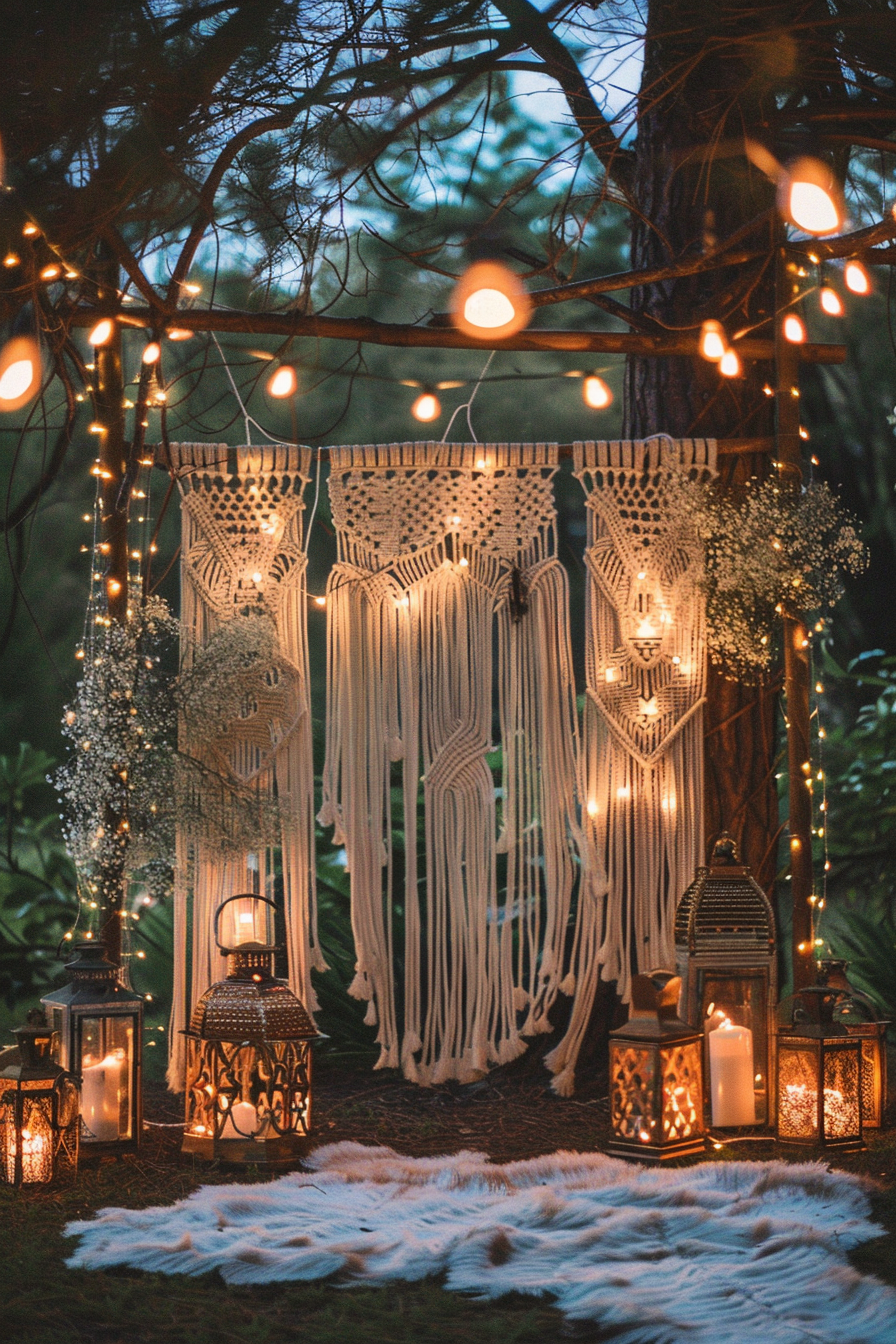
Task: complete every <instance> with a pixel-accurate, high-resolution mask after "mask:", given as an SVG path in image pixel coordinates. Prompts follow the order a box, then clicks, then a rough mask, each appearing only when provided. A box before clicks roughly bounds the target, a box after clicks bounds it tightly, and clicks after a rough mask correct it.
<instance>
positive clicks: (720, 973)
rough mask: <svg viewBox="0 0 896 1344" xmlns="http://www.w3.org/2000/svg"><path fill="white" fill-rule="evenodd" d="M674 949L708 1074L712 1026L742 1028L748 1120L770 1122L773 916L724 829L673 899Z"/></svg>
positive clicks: (684, 1007)
mask: <svg viewBox="0 0 896 1344" xmlns="http://www.w3.org/2000/svg"><path fill="white" fill-rule="evenodd" d="M675 952H676V961H677V970H678V973H679V975H680V976H681V1005H680V1012H681V1014H682V1016H683V1017H684V1018H685V1019H686V1020H687V1021H688V1022H695V1023H696V1022H699V1023H701V1024H703V1026H704V1029H705V1031H706V1035H707V1045H706V1048H705V1049H704V1067H705V1068H706V1070H707V1076H709V1075H708V1071H709V1042H708V1036H709V1034H710V1032H711V1031H712V1028H713V1027H718V1026H719V1025H720V1023H722V1022H723V1021H724V1020H725V1019H727V1021H728V1022H729V1023H730V1024H733V1026H734V1027H739V1028H746V1030H747V1031H749V1033H750V1037H751V1040H750V1042H748V1043H751V1044H752V1053H753V1090H754V1112H755V1119H754V1123H756V1124H768V1123H770V1121H771V1117H772V1115H773V1111H774V1096H773V1092H772V1088H773V1083H774V1046H775V1006H776V1003H777V997H778V972H777V964H776V959H775V917H774V914H773V912H772V907H771V905H770V903H769V900H768V897H767V896H766V894H765V892H764V891H763V890H762V888H761V887H760V886H759V884H758V882H756V881H755V880H754V879H753V877H752V876H751V873H750V869H749V868H747V867H745V866H744V865H743V864H741V863H740V860H739V858H738V854H737V848H736V846H735V843H734V841H733V840H732V839H731V837H730V836H729V835H728V834H727V833H723V834H722V836H721V837H720V838H719V839H718V840H717V841H716V844H715V846H714V847H713V852H712V858H711V860H710V863H709V867H707V868H698V869H697V876H696V877H695V879H694V881H693V882H692V883H691V885H690V886H689V887H688V889H687V891H686V892H685V893H684V895H683V896H682V898H681V901H680V902H679V905H678V910H677V912H676V915H675ZM741 1034H743V1033H741ZM716 1123H725V1122H724V1121H717V1122H716ZM735 1123H750V1121H749V1120H748V1119H747V1120H743V1119H742V1120H740V1121H735Z"/></svg>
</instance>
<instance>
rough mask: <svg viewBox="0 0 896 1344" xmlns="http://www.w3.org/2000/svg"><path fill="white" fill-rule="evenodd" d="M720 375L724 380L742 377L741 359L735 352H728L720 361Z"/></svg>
mask: <svg viewBox="0 0 896 1344" xmlns="http://www.w3.org/2000/svg"><path fill="white" fill-rule="evenodd" d="M719 373H720V374H722V376H723V377H724V378H739V377H740V359H739V358H738V356H737V354H736V353H735V351H734V350H726V351H725V353H724V355H723V356H722V358H721V359H720V360H719Z"/></svg>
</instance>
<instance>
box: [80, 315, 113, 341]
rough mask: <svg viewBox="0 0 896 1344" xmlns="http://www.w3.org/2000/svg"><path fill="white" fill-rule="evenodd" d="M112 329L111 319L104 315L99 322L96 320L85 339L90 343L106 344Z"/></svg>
mask: <svg viewBox="0 0 896 1344" xmlns="http://www.w3.org/2000/svg"><path fill="white" fill-rule="evenodd" d="M114 329H115V328H114V327H113V325H112V319H111V318H108V317H104V318H103V319H102V321H101V322H97V324H96V326H95V327H94V328H93V329H92V330H91V332H90V334H89V335H88V337H87V339H88V341H89V342H90V344H91V345H108V344H109V342H110V341H111V339H112V333H113V331H114Z"/></svg>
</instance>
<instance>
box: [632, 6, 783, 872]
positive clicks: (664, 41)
mask: <svg viewBox="0 0 896 1344" xmlns="http://www.w3.org/2000/svg"><path fill="white" fill-rule="evenodd" d="M769 24H770V19H767V18H766V16H765V15H764V14H763V11H762V10H761V9H759V10H757V9H753V8H744V7H742V6H736V5H735V4H733V3H732V0H721V3H717V2H716V0H713V2H712V3H709V0H652V3H651V5H650V10H649V17H648V24H647V37H646V43H645V63H644V74H643V80H642V85H641V95H640V106H639V125H638V139H637V144H636V166H635V193H636V200H637V203H638V208H639V210H640V212H641V215H640V218H637V219H636V220H635V224H634V227H633V234H632V266H633V268H637V269H640V268H642V267H644V268H646V267H648V266H655V265H658V264H663V263H668V262H670V261H673V260H676V261H677V260H681V259H683V258H686V257H690V256H695V255H699V254H700V253H701V251H703V250H704V249H706V248H708V247H710V246H712V245H713V243H715V242H717V241H722V240H724V239H725V238H726V237H728V236H730V235H731V234H733V233H735V232H736V231H737V230H738V229H740V228H742V227H743V226H744V225H745V224H747V223H748V221H750V220H751V219H754V218H755V217H757V216H760V217H761V221H760V223H759V224H758V225H757V229H756V233H755V236H752V237H751V238H750V239H749V240H748V242H749V243H753V244H755V245H757V247H758V248H759V249H760V250H761V251H762V253H763V256H762V257H761V259H759V260H757V261H756V262H752V263H747V264H743V265H740V266H737V267H728V268H724V269H720V270H715V271H711V272H706V273H703V274H700V275H695V276H689V277H683V278H681V279H679V280H674V281H671V282H667V283H665V284H661V285H651V286H649V287H645V288H643V289H641V290H636V291H634V292H633V295H632V306H633V309H634V311H635V312H638V313H640V314H641V315H642V316H645V317H650V318H651V319H653V321H655V322H656V324H657V329H658V330H661V331H668V330H670V329H671V330H676V331H677V330H681V329H686V328H687V329H691V330H693V328H694V326H695V325H696V324H698V323H699V322H701V321H703V320H704V319H706V318H716V319H718V320H720V321H722V322H723V323H724V324H725V327H726V330H727V332H728V335H729V337H731V336H734V335H735V334H736V333H738V332H741V331H749V332H750V333H751V334H752V333H754V332H755V333H756V334H757V335H762V336H766V337H768V336H770V335H771V332H772V326H771V321H772V317H773V313H774V302H775V284H774V261H773V257H774V246H773V242H774V238H773V233H772V231H773V229H774V220H773V206H774V187H773V186H772V184H771V183H769V182H768V181H767V179H766V178H764V177H763V176H762V175H761V174H760V173H758V172H757V171H756V170H755V169H754V168H753V167H751V165H750V164H749V163H748V161H747V160H746V158H745V157H744V153H743V138H744V135H745V134H750V133H751V132H752V133H754V134H755V131H756V128H758V127H760V126H761V124H762V122H763V120H764V113H765V109H766V107H767V106H768V107H771V106H772V105H773V94H774V89H775V85H776V83H777V81H778V80H779V79H780V77H781V71H782V65H781V54H782V44H783V46H784V47H786V39H781V38H780V37H778V36H777V35H773V34H772V33H770V31H769V28H768V25H769ZM785 58H786V51H785ZM770 375H771V368H770V366H769V365H768V364H765V363H757V362H748V361H744V368H743V375H742V377H740V378H724V377H722V376H720V374H719V371H718V368H717V366H716V365H714V364H710V363H708V362H707V361H705V360H702V359H691V358H682V357H677V358H673V359H656V360H647V359H638V358H632V359H630V360H629V362H628V366H627V369H626V389H625V390H626V395H625V430H624V432H625V434H626V436H628V437H632V438H636V437H643V436H645V435H647V434H651V433H655V432H657V431H660V430H663V431H666V432H668V433H670V434H673V435H675V436H676V437H680V436H692V435H696V436H700V437H719V438H721V437H746V436H754V435H755V436H762V437H767V436H771V435H772V434H773V433H774V399H773V398H772V397H769V396H768V395H766V394H765V393H764V392H763V387H764V386H765V385H766V383H767V382H768V381H769V378H770ZM767 468H768V462H767V459H765V458H764V457H761V456H747V457H738V458H729V459H726V460H724V461H723V466H722V470H721V474H720V478H719V489H720V490H721V491H722V492H729V491H733V490H736V489H737V487H738V485H739V484H740V483H742V482H743V481H745V480H746V479H748V478H749V477H750V476H753V475H760V476H761V475H763V474H764V473H765V471H766V470H767ZM775 708H776V696H775V688H774V687H771V686H768V685H761V686H746V685H742V684H740V683H738V682H736V681H732V680H730V679H729V678H728V677H726V676H725V675H723V673H722V671H721V670H719V669H718V668H715V667H711V668H710V671H709V680H708V697H707V705H706V711H705V725H706V729H705V762H706V792H705V815H706V840H707V844H709V842H710V841H711V840H712V839H713V837H714V836H716V835H717V834H718V832H719V831H721V830H723V829H727V830H729V831H730V832H731V833H732V834H733V835H734V837H735V839H736V840H737V841H738V843H739V845H740V849H741V853H742V856H743V859H744V861H745V862H746V863H749V864H750V865H751V866H752V868H753V870H754V872H755V873H756V876H757V878H758V880H759V882H760V883H761V884H762V886H763V887H765V888H766V890H769V891H770V890H771V888H772V885H773V883H774V877H775V868H776V842H777V834H778V804H777V794H776V788H775V778H774V774H775V769H774V763H775V750H776V745H775V737H776V735H775Z"/></svg>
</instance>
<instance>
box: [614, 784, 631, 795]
mask: <svg viewBox="0 0 896 1344" xmlns="http://www.w3.org/2000/svg"><path fill="white" fill-rule="evenodd" d="M631 794H632V791H631V789H630V788H629V787H628V785H627V784H621V785H620V786H619V788H618V789H617V790H616V797H617V798H630V797H631Z"/></svg>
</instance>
